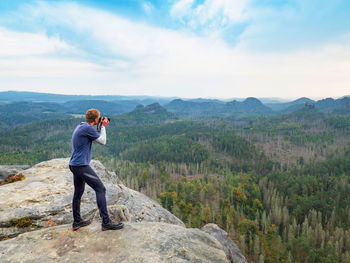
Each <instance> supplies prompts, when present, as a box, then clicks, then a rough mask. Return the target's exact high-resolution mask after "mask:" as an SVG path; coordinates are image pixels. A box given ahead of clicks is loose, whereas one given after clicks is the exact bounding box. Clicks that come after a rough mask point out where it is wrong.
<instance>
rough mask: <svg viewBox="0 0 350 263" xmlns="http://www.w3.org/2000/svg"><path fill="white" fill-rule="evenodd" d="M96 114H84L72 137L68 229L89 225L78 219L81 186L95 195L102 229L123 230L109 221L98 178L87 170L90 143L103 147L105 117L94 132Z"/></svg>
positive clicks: (89, 221) (88, 112) (120, 224)
mask: <svg viewBox="0 0 350 263" xmlns="http://www.w3.org/2000/svg"><path fill="white" fill-rule="evenodd" d="M99 118H100V112H99V111H98V110H96V109H90V110H88V111H87V112H86V115H85V120H86V122H82V123H80V124H79V125H78V126H77V127H76V128H75V130H74V132H73V135H72V157H71V159H70V161H69V169H70V170H71V172H72V173H73V176H74V196H73V202H72V209H73V218H74V222H73V225H72V230H73V231H75V230H78V229H79V228H80V227H84V226H87V225H89V224H91V220H83V219H82V218H81V216H80V200H81V197H82V195H83V193H84V189H85V183H87V184H88V185H89V186H90V187H91V188H92V189H94V190H95V192H96V201H97V206H98V209H99V211H100V216H101V218H102V230H103V231H104V230H116V229H121V228H123V226H124V224H123V223H116V222H113V221H111V220H110V218H109V215H108V210H107V202H106V188H105V186H104V185H103V183H102V181H101V179H100V178H99V177H98V176H97V174H96V173H95V172H94V170H93V169H92V168H91V167H90V165H89V164H90V161H91V144H92V142H94V143H98V144H102V145H105V144H106V128H105V127H106V126H107V125H108V124H109V121H108V119H107V118H104V119H103V120H101V131H100V133H98V132H97V131H96V130H95V129H94V125H97V124H99Z"/></svg>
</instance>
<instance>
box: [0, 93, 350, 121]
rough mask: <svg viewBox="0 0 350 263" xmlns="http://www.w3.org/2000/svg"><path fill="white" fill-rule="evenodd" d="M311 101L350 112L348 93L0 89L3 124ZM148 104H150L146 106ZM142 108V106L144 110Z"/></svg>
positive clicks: (262, 109)
mask: <svg viewBox="0 0 350 263" xmlns="http://www.w3.org/2000/svg"><path fill="white" fill-rule="evenodd" d="M308 104H309V105H314V106H315V108H316V109H319V110H320V111H321V112H323V113H326V114H348V113H349V112H350V97H346V96H344V97H342V98H339V99H333V98H326V99H322V100H318V101H314V100H311V99H309V98H300V99H297V100H294V101H290V102H284V103H266V104H264V103H262V102H261V101H260V100H259V99H257V98H253V97H250V98H246V99H244V100H242V101H239V100H232V101H228V102H227V101H221V100H217V99H203V98H198V99H190V100H185V99H172V98H157V97H145V96H81V95H76V96H73V95H57V94H46V93H33V92H14V91H8V92H0V113H1V117H0V123H3V126H6V123H7V122H8V120H9V119H14V121H13V124H24V123H28V122H31V121H35V120H41V119H55V118H69V117H74V116H77V115H78V116H80V115H82V114H84V113H85V111H86V109H88V108H97V109H99V110H100V112H101V114H103V115H105V116H106V115H108V116H113V115H120V114H124V113H128V112H131V114H130V116H129V117H131V116H134V117H136V115H137V114H140V113H141V112H142V111H145V110H147V109H149V108H152V107H155V111H156V112H157V114H156V115H154V116H158V117H159V116H161V118H160V119H177V118H178V117H186V118H191V119H205V118H219V119H225V118H231V119H232V118H240V117H243V116H274V115H281V114H291V113H293V112H296V111H298V110H300V109H303V108H304V107H305V105H308ZM138 105H142V107H141V106H138ZM144 105H149V106H147V107H144ZM151 105H153V106H151ZM140 109H142V111H141V112H140ZM136 113H137V114H136ZM135 114H136V115H135ZM297 114H300V112H298V113H297ZM138 118H139V117H136V119H138ZM141 119H142V118H141Z"/></svg>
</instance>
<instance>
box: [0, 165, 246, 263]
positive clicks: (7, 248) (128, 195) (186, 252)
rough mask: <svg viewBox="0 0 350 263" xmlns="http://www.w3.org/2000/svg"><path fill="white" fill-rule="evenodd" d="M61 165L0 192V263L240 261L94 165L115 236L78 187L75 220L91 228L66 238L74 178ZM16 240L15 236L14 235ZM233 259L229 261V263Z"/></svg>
mask: <svg viewBox="0 0 350 263" xmlns="http://www.w3.org/2000/svg"><path fill="white" fill-rule="evenodd" d="M68 161H69V160H68V159H54V160H50V161H46V162H42V163H39V164H37V165H35V166H33V167H31V168H30V169H27V170H23V171H21V173H22V174H23V175H24V176H25V179H24V180H23V181H17V182H14V183H10V184H6V185H3V186H0V240H1V239H3V238H5V239H6V238H7V237H10V239H8V240H5V241H1V242H0V262H1V263H9V262H25V263H29V262H33V263H34V262H35V263H41V262H42V263H44V262H45V263H46V262H73V263H74V262H85V263H90V262H91V263H95V262H106V263H108V262H118V263H119V262H120V263H129V262H130V263H134V262H144V263H148V262H149V263H157V262H176V263H177V262H198V263H200V262H203V263H206V262H208V263H209V262H217V263H220V262H225V263H226V262H227V263H228V262H239V263H244V262H246V260H245V258H244V256H243V255H241V253H240V251H239V249H238V248H237V247H236V245H235V244H234V243H233V242H232V241H231V239H229V237H228V235H227V233H226V232H225V231H223V230H221V229H220V228H218V227H217V226H216V225H213V224H209V225H206V226H204V227H203V231H202V230H199V229H187V228H185V225H184V223H183V222H182V221H181V220H180V219H178V218H177V217H175V216H174V215H173V214H171V213H170V212H169V211H167V210H165V209H164V208H162V207H161V206H160V205H159V204H158V203H157V202H155V201H153V200H151V199H150V198H148V197H146V196H145V195H143V194H141V193H139V192H137V191H134V190H132V189H129V188H127V187H126V186H125V185H123V184H122V182H121V181H120V180H119V179H118V178H117V176H116V175H115V174H114V173H112V172H110V171H108V170H106V168H105V167H104V166H103V165H102V164H101V163H100V162H97V161H92V162H91V166H92V168H93V169H94V170H95V171H96V173H97V174H98V175H99V177H100V178H101V180H102V181H103V183H104V185H105V187H106V189H107V191H106V199H107V203H108V211H109V214H110V217H111V218H112V219H117V220H118V221H124V222H125V227H124V228H123V229H121V230H117V231H101V224H100V222H99V221H100V216H99V211H98V209H97V204H96V196H95V192H94V190H93V189H91V188H90V187H88V186H87V187H86V188H85V193H84V195H83V198H82V200H81V215H82V216H83V218H84V219H93V224H91V225H89V226H86V227H83V228H81V229H79V230H78V231H72V229H71V223H72V221H73V218H72V205H71V203H72V197H73V191H74V190H73V176H72V173H71V172H70V170H69V167H68ZM19 234H20V235H19ZM235 260H236V261H235Z"/></svg>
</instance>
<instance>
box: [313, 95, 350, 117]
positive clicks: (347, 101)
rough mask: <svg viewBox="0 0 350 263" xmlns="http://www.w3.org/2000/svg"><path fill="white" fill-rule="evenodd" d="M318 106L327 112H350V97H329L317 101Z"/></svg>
mask: <svg viewBox="0 0 350 263" xmlns="http://www.w3.org/2000/svg"><path fill="white" fill-rule="evenodd" d="M315 105H316V107H317V108H319V109H320V110H322V111H323V112H327V113H337V114H349V113H350V98H349V97H343V98H341V99H336V100H334V99H332V98H327V99H323V100H319V101H317V102H316V104H315Z"/></svg>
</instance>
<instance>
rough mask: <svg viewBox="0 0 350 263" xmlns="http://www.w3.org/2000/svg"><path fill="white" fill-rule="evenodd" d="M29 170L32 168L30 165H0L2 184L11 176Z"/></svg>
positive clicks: (0, 180) (0, 181)
mask: <svg viewBox="0 0 350 263" xmlns="http://www.w3.org/2000/svg"><path fill="white" fill-rule="evenodd" d="M28 168H30V166H29V165H0V183H2V182H5V181H6V179H7V178H8V177H10V176H11V175H16V174H18V173H20V172H22V171H23V170H25V169H28Z"/></svg>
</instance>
